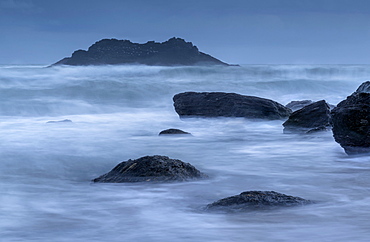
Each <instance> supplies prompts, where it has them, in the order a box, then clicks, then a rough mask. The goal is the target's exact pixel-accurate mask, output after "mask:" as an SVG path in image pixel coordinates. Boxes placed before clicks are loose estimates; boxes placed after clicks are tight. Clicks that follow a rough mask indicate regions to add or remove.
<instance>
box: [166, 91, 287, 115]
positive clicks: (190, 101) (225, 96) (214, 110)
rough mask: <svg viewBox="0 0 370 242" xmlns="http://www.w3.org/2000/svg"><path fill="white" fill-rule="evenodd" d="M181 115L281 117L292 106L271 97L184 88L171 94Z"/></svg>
mask: <svg viewBox="0 0 370 242" xmlns="http://www.w3.org/2000/svg"><path fill="white" fill-rule="evenodd" d="M173 101H174V107H175V110H176V112H177V113H178V115H179V116H180V117H244V118H250V119H269V120H274V119H283V118H287V117H289V115H290V114H291V110H290V109H289V108H286V107H284V106H283V105H281V104H280V103H277V102H275V101H272V100H270V99H265V98H260V97H254V96H244V95H240V94H236V93H224V92H184V93H179V94H176V95H175V96H174V97H173Z"/></svg>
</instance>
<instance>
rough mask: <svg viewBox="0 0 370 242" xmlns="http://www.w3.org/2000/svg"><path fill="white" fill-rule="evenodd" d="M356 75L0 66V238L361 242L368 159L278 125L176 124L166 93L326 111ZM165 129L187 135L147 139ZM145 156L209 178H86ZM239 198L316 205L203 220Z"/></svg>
mask: <svg viewBox="0 0 370 242" xmlns="http://www.w3.org/2000/svg"><path fill="white" fill-rule="evenodd" d="M369 79H370V66H369V65H243V66H240V67H220V66H214V67H153V66H152V67H150V66H140V65H137V66H135V65H128V66H85V67H68V66H58V67H46V66H40V65H28V66H17V65H3V66H0V99H1V102H0V130H1V135H0V139H1V142H0V151H1V152H0V194H1V196H0V204H1V205H0V241H368V240H369V237H370V196H369V195H370V188H369V187H370V179H369V177H370V157H369V156H347V155H346V154H345V153H344V151H343V149H342V148H341V147H340V146H339V144H337V143H336V142H335V141H334V139H333V137H332V133H331V132H330V131H329V132H322V133H316V134H313V135H296V134H283V126H282V123H283V122H284V120H277V121H276V120H275V121H262V120H258V121H256V120H247V119H243V118H212V119H202V118H194V119H188V120H181V119H180V118H179V117H178V115H177V114H176V112H175V111H174V108H173V102H172V97H173V96H174V95H175V94H177V93H180V92H185V91H222V92H235V93H240V94H244V95H252V96H258V97H263V98H269V99H272V100H275V101H277V102H280V103H281V104H284V105H285V104H287V103H289V102H290V101H292V100H305V99H310V100H313V101H318V100H322V99H325V100H326V101H327V102H328V103H330V104H333V105H336V104H337V103H338V102H340V101H341V100H343V99H345V98H346V97H347V96H348V95H350V94H351V93H352V92H354V91H355V90H356V89H357V87H358V86H359V85H360V84H361V83H362V82H364V81H367V80H369ZM65 119H69V120H71V121H72V122H55V123H48V121H60V120H65ZM168 128H178V129H182V130H184V131H187V132H190V133H192V136H184V137H182V136H173V137H171V136H170V137H163V136H158V133H159V132H160V131H161V130H164V129H168ZM145 155H166V156H169V157H170V158H175V159H180V160H182V161H184V162H189V163H191V164H192V165H194V166H195V167H196V168H198V169H199V170H201V171H202V172H204V173H206V174H208V175H209V176H210V178H209V179H205V180H199V181H193V182H182V183H169V184H164V183H157V184H149V183H133V184H128V183H122V184H94V183H92V182H91V180H92V179H94V178H96V177H97V176H100V175H102V174H104V173H106V172H108V171H109V170H111V169H112V168H113V167H114V166H115V165H117V164H118V163H119V162H121V161H125V160H128V159H137V158H139V157H142V156H145ZM249 190H267V191H276V192H280V193H284V194H288V195H292V196H299V197H302V198H305V199H309V200H313V201H315V202H316V203H315V204H312V205H308V206H301V207H292V208H284V209H274V210H266V211H250V212H245V213H231V214H230V213H215V212H207V211H205V210H204V207H205V206H206V205H207V204H208V203H211V202H214V201H216V200H218V199H221V198H224V197H228V196H232V195H237V194H239V193H241V192H243V191H249Z"/></svg>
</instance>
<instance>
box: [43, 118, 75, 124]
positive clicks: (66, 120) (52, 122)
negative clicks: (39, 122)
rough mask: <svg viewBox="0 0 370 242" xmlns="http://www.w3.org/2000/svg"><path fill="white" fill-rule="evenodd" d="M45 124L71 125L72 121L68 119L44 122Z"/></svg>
mask: <svg viewBox="0 0 370 242" xmlns="http://www.w3.org/2000/svg"><path fill="white" fill-rule="evenodd" d="M46 123H47V124H55V123H72V120H69V119H64V120H59V121H48V122H46Z"/></svg>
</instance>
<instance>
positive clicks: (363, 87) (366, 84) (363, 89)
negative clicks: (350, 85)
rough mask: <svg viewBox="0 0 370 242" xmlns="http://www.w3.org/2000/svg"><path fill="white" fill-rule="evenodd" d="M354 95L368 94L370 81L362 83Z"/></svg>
mask: <svg viewBox="0 0 370 242" xmlns="http://www.w3.org/2000/svg"><path fill="white" fill-rule="evenodd" d="M356 93H370V81H367V82H364V83H362V84H361V85H360V86H359V87H358V88H357V90H356Z"/></svg>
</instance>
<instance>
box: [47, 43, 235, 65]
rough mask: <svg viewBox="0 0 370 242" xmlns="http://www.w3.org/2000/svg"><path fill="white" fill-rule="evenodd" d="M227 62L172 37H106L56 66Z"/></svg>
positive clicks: (214, 63)
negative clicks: (143, 39) (160, 39)
mask: <svg viewBox="0 0 370 242" xmlns="http://www.w3.org/2000/svg"><path fill="white" fill-rule="evenodd" d="M116 64H144V65H160V66H174V65H224V66H228V64H226V63H224V62H222V61H220V60H218V59H216V58H214V57H212V56H210V55H208V54H205V53H203V52H200V51H199V50H198V48H197V47H196V46H194V45H193V44H192V43H191V42H185V40H183V39H180V38H171V39H169V40H167V41H165V42H163V43H157V42H154V41H149V42H147V43H145V44H138V43H132V42H131V41H129V40H117V39H103V40H100V41H98V42H96V43H95V44H93V45H92V46H90V47H89V49H88V50H87V51H85V50H77V51H75V52H74V53H73V54H72V56H71V57H67V58H64V59H62V60H60V61H58V62H57V63H55V64H54V65H72V66H81V65H116Z"/></svg>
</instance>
